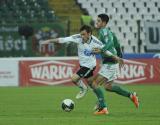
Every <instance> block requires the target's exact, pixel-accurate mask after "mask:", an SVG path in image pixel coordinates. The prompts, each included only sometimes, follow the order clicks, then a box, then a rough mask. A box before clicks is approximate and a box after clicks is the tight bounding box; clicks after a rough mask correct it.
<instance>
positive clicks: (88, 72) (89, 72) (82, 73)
mask: <svg viewBox="0 0 160 125" xmlns="http://www.w3.org/2000/svg"><path fill="white" fill-rule="evenodd" d="M94 70H95V67H94V68H92V69H90V68H87V67H81V68H80V69H79V70H78V71H77V73H76V75H74V78H76V79H72V81H75V82H76V84H77V85H78V86H79V87H80V88H81V90H80V92H79V93H78V94H77V95H76V99H80V98H82V97H83V96H84V95H85V94H86V93H87V90H88V88H87V86H86V85H85V84H84V83H83V81H82V80H80V79H81V78H89V77H92V76H93V71H94ZM77 77H78V78H79V79H78V78H77ZM77 80H78V81H77Z"/></svg>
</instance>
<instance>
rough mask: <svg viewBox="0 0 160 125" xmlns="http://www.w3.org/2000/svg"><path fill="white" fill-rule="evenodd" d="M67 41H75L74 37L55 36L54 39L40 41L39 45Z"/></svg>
mask: <svg viewBox="0 0 160 125" xmlns="http://www.w3.org/2000/svg"><path fill="white" fill-rule="evenodd" d="M67 42H76V39H74V37H72V36H69V37H64V38H55V39H48V40H45V41H42V42H41V45H45V44H49V43H67Z"/></svg>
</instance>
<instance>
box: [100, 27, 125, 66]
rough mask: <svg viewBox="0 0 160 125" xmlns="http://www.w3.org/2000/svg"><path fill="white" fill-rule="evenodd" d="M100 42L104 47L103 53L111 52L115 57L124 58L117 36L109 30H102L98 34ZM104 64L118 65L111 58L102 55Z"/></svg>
mask: <svg viewBox="0 0 160 125" xmlns="http://www.w3.org/2000/svg"><path fill="white" fill-rule="evenodd" d="M98 37H99V40H100V41H102V43H103V44H104V47H103V48H102V50H103V51H106V50H108V51H110V52H111V53H112V54H113V55H116V56H119V57H122V52H121V48H120V43H119V41H118V39H117V37H116V35H115V34H114V33H113V32H111V31H110V30H109V29H108V28H102V29H100V30H99V32H98ZM102 59H103V63H116V62H115V61H114V60H113V59H112V58H111V57H107V56H106V55H104V54H102Z"/></svg>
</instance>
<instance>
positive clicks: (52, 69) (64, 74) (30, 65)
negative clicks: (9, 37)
mask: <svg viewBox="0 0 160 125" xmlns="http://www.w3.org/2000/svg"><path fill="white" fill-rule="evenodd" d="M78 68H79V63H78V60H77V59H75V60H73V59H72V60H71V59H69V60H40V61H32V60H31V61H28V60H27V61H20V86H31V85H58V84H65V85H68V84H71V83H72V82H71V79H70V77H71V76H72V74H73V73H75V72H76V71H77V70H78ZM98 69H99V66H98V67H97V69H96V73H97V71H98ZM115 82H117V83H120V84H131V83H139V84H140V83H145V84H153V83H160V59H134V60H125V65H124V67H123V68H121V69H120V70H119V75H118V79H117V80H116V81H115Z"/></svg>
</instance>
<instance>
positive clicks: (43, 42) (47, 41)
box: [40, 40, 51, 45]
mask: <svg viewBox="0 0 160 125" xmlns="http://www.w3.org/2000/svg"><path fill="white" fill-rule="evenodd" d="M50 42H51V41H50V40H45V41H42V42H40V44H41V45H45V44H49V43H50Z"/></svg>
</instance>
